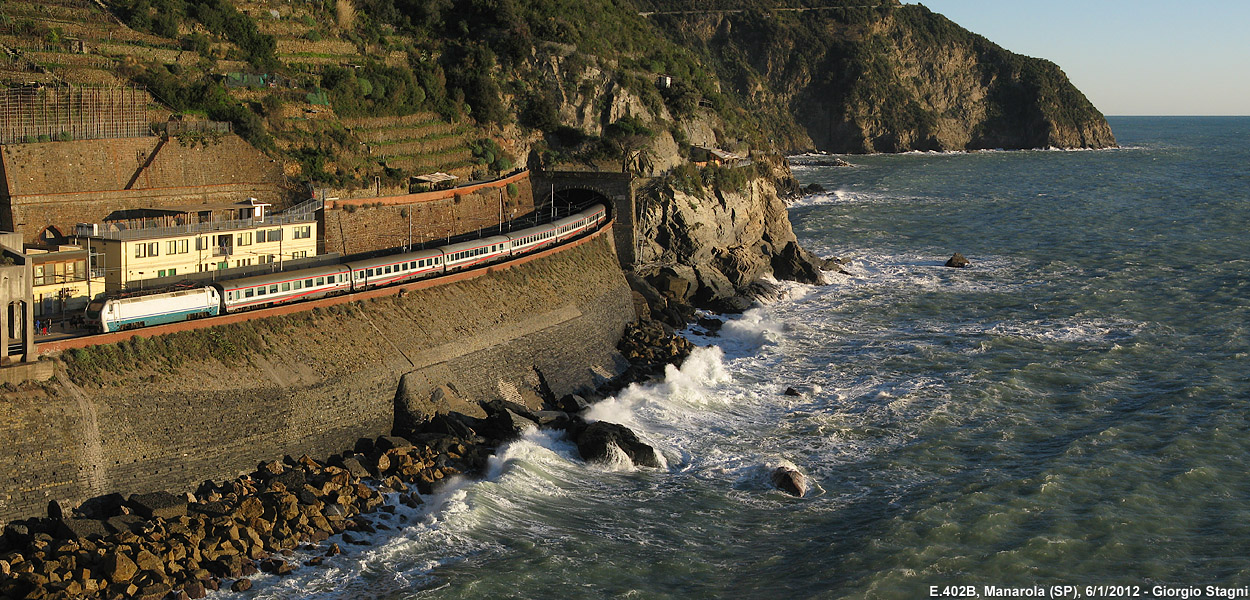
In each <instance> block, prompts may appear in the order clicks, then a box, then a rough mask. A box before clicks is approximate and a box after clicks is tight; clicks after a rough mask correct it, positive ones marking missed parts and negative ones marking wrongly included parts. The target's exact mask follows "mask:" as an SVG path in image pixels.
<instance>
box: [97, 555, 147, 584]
mask: <svg viewBox="0 0 1250 600" xmlns="http://www.w3.org/2000/svg"><path fill="white" fill-rule="evenodd" d="M138 572H139V565H136V564H135V561H133V560H130V557H129V556H126V555H125V554H122V553H121V552H117V551H113V552H109V553H108V554H105V555H104V558H103V559H102V560H101V561H100V565H99V573H100V576H101V577H103V578H105V579H107V580H108V581H109V583H123V582H126V581H130V580H131V578H133V577H134V576H135V575H136V574H137V573H138Z"/></svg>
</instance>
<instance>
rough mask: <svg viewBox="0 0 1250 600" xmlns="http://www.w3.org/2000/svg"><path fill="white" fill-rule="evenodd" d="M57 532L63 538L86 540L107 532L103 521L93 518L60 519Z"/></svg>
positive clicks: (102, 535)
mask: <svg viewBox="0 0 1250 600" xmlns="http://www.w3.org/2000/svg"><path fill="white" fill-rule="evenodd" d="M57 534H58V535H60V536H61V537H63V538H65V539H70V540H86V539H92V538H102V537H105V536H107V535H108V534H109V530H108V529H105V527H104V522H103V521H97V520H95V519H72V518H71V519H61V522H60V524H59V525H58V527H57Z"/></svg>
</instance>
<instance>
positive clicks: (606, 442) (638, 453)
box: [577, 421, 660, 468]
mask: <svg viewBox="0 0 1250 600" xmlns="http://www.w3.org/2000/svg"><path fill="white" fill-rule="evenodd" d="M611 445H615V446H616V447H617V448H620V449H621V451H622V452H624V453H625V456H628V457H629V460H630V461H632V462H633V463H634V465H636V466H639V467H654V468H659V466H660V460H659V458H658V457H657V456H656V454H655V449H654V448H652V447H651V446H648V445H647V444H644V443H643V442H642V441H641V440H639V439H638V436H637V435H634V432H633V431H631V430H630V429H629V428H628V427H626V426H624V425H618V424H616V423H607V422H604V421H596V422H594V423H591V424H590V425H587V426H586V428H585V429H584V430H582V432H581V433H580V434H579V435H578V436H577V451H578V452H579V453H581V455H582V458H583V459H586V460H587V461H591V462H594V461H606V460H609V458H610V457H611V456H612V451H611V449H610V448H609V446H611Z"/></svg>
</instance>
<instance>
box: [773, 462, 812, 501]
mask: <svg viewBox="0 0 1250 600" xmlns="http://www.w3.org/2000/svg"><path fill="white" fill-rule="evenodd" d="M769 479H770V480H771V481H772V483H773V485H774V486H776V487H777V489H779V490H781V491H783V492H785V493H787V494H790V495H791V496H796V497H799V498H802V497H803V495H804V494H806V493H807V476H806V475H804V474H803V473H801V472H799V471H798V470H797V469H794V468H791V467H785V466H782V467H777V468H776V469H774V470H773V472H772V475H771V476H770V477H769Z"/></svg>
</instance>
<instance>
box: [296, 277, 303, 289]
mask: <svg viewBox="0 0 1250 600" xmlns="http://www.w3.org/2000/svg"><path fill="white" fill-rule="evenodd" d="M295 289H297V290H302V289H304V282H303V281H300V280H298V279H296V280H295Z"/></svg>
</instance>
